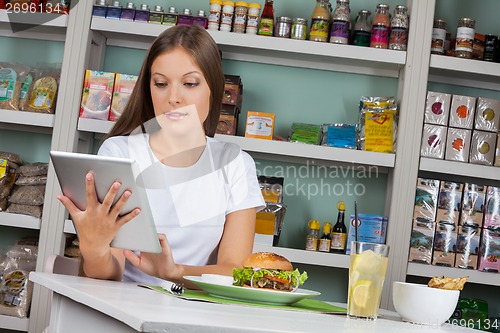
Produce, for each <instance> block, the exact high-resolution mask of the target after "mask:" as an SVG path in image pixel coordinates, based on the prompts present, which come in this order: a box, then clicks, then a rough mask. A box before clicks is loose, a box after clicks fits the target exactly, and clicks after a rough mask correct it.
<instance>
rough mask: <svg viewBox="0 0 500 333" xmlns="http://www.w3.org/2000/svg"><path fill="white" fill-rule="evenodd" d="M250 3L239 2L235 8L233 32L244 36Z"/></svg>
mask: <svg viewBox="0 0 500 333" xmlns="http://www.w3.org/2000/svg"><path fill="white" fill-rule="evenodd" d="M247 14H248V3H246V2H244V1H238V2H237V3H236V7H234V25H233V32H236V33H240V34H244V33H245V27H246V25H247Z"/></svg>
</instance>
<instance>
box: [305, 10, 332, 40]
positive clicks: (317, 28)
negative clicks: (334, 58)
mask: <svg viewBox="0 0 500 333" xmlns="http://www.w3.org/2000/svg"><path fill="white" fill-rule="evenodd" d="M326 2H328V1H325V0H317V1H316V7H314V10H313V13H312V19H311V28H310V29H309V40H312V41H315V42H327V41H328V34H329V32H330V31H329V29H328V28H329V22H330V12H329V11H328V5H327V4H326Z"/></svg>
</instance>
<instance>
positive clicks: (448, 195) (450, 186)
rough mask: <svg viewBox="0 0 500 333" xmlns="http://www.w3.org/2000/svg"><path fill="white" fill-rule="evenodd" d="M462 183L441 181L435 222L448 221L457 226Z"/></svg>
mask: <svg viewBox="0 0 500 333" xmlns="http://www.w3.org/2000/svg"><path fill="white" fill-rule="evenodd" d="M462 191H463V184H462V183H455V182H449V181H442V182H441V188H440V189H439V196H438V209H437V215H436V222H437V223H448V224H452V225H454V226H456V227H458V221H459V217H460V216H459V215H460V207H461V204H462Z"/></svg>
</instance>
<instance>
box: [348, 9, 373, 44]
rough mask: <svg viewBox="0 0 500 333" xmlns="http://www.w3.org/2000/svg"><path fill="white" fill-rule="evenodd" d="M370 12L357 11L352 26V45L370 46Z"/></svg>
mask: <svg viewBox="0 0 500 333" xmlns="http://www.w3.org/2000/svg"><path fill="white" fill-rule="evenodd" d="M371 13H372V12H370V11H369V10H366V9H362V10H360V11H359V13H358V16H357V17H356V23H355V24H354V35H353V40H352V44H353V45H357V46H370V36H371V33H372V25H371V24H370V22H369V21H368V20H369V18H370V15H371Z"/></svg>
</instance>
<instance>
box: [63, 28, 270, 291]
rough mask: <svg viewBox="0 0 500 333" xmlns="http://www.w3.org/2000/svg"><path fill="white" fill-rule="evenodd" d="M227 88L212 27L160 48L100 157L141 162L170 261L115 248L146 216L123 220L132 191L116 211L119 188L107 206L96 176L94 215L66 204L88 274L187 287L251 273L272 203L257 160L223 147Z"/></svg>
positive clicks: (165, 39)
mask: <svg viewBox="0 0 500 333" xmlns="http://www.w3.org/2000/svg"><path fill="white" fill-rule="evenodd" d="M223 90H224V75H223V73H222V68H221V63H220V55H219V51H218V48H217V45H216V44H215V42H214V41H213V40H212V38H211V37H210V35H209V34H208V33H207V32H206V31H205V30H204V29H202V28H199V27H197V26H189V27H180V26H176V27H172V28H170V29H167V30H166V31H165V32H163V33H162V34H161V35H160V36H159V37H158V38H157V39H156V40H155V41H154V43H153V44H152V46H151V48H150V50H149V52H148V54H147V56H146V59H145V61H144V64H143V66H142V69H141V72H140V74H139V77H138V81H137V83H136V86H135V88H134V91H133V93H132V95H131V97H130V100H129V102H128V104H127V106H126V108H125V110H124V112H123V114H122V116H121V117H120V118H119V120H118V121H117V123H116V124H115V126H114V127H113V129H112V130H111V132H110V133H109V135H108V138H107V139H106V140H105V141H104V143H103V144H102V146H101V148H100V149H99V153H98V154H100V155H108V156H116V157H127V158H134V159H135V160H136V161H137V162H138V163H139V165H140V169H141V171H142V176H143V179H145V181H144V186H145V187H146V189H147V194H148V199H149V203H150V206H151V209H152V212H153V217H154V219H155V224H156V227H157V230H158V232H159V240H160V245H161V248H162V253H161V254H151V253H140V254H138V253H134V252H132V251H128V250H125V251H124V250H120V249H115V248H111V247H110V245H109V244H110V242H111V240H112V239H113V237H114V235H115V234H116V232H117V231H118V229H119V228H120V227H121V226H122V225H124V224H125V223H127V222H128V221H130V220H131V219H133V218H134V217H135V216H137V215H138V214H140V211H139V209H135V210H134V211H132V212H130V213H129V214H126V215H124V216H118V212H120V210H121V208H122V207H123V206H124V204H125V202H126V201H127V198H128V197H129V196H130V192H129V191H128V190H127V191H125V192H124V194H123V195H122V196H121V197H120V198H119V200H118V201H117V202H116V203H115V204H114V205H112V202H113V200H114V199H115V196H116V193H117V191H118V189H119V188H120V184H119V183H115V184H113V186H112V187H111V188H110V190H109V192H108V194H107V195H106V197H105V199H104V200H103V202H102V203H100V202H98V200H97V198H96V194H95V188H94V178H93V175H92V174H91V173H89V174H88V175H87V177H86V188H87V209H86V210H85V211H81V210H79V209H78V208H77V207H76V206H75V205H74V204H73V203H72V202H71V201H70V200H69V199H68V198H67V197H65V196H59V197H58V199H59V200H60V201H61V202H62V203H63V204H64V206H65V207H66V209H67V210H68V211H69V213H70V214H71V216H72V219H73V222H74V224H75V227H76V229H77V230H78V235H79V241H80V251H81V254H82V257H83V271H84V273H85V275H87V276H89V277H94V278H100V279H113V280H127V281H136V282H141V283H149V284H160V283H161V281H162V280H161V279H166V280H170V281H174V282H181V283H185V282H186V281H184V280H183V276H188V275H201V274H204V273H218V274H225V275H231V272H232V269H233V268H234V267H241V265H242V262H243V260H244V259H245V258H246V257H247V256H248V255H249V254H250V253H251V252H252V247H253V235H254V228H255V216H256V211H257V210H259V209H261V208H262V207H263V205H264V201H263V198H262V195H261V193H260V189H259V186H258V183H257V177H256V171H255V163H254V161H253V160H252V158H251V157H250V156H249V155H248V154H247V153H245V152H242V151H241V150H240V149H239V148H238V147H237V146H235V145H231V144H225V143H220V142H217V141H216V140H215V139H213V135H214V134H215V129H216V126H217V122H218V118H219V113H220V107H221V101H222V95H223ZM126 259H127V260H126Z"/></svg>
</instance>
